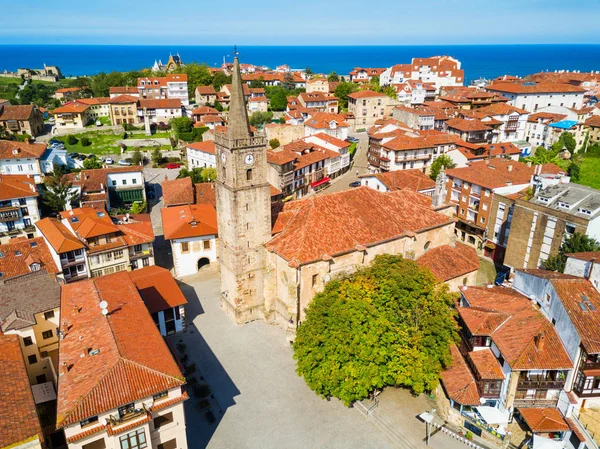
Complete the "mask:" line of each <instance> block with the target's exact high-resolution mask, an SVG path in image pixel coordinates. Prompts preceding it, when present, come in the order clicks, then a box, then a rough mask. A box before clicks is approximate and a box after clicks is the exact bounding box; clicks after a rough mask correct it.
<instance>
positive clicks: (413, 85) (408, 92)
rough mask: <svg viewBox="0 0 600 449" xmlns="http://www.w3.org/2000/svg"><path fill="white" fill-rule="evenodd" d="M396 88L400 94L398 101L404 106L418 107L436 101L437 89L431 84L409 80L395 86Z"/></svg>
mask: <svg viewBox="0 0 600 449" xmlns="http://www.w3.org/2000/svg"><path fill="white" fill-rule="evenodd" d="M394 88H395V89H396V92H398V101H399V102H400V103H402V104H404V105H417V104H423V103H425V102H426V101H433V100H435V94H436V88H435V86H434V85H433V84H431V83H423V82H421V81H415V80H408V81H406V82H404V83H401V84H394Z"/></svg>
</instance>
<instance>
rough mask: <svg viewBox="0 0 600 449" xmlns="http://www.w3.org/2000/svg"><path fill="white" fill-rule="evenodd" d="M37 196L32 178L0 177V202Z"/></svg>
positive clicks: (22, 176) (23, 176)
mask: <svg viewBox="0 0 600 449" xmlns="http://www.w3.org/2000/svg"><path fill="white" fill-rule="evenodd" d="M36 196H38V191H37V189H36V186H35V180H34V178H33V177H29V176H27V175H0V201H5V200H10V199H16V198H31V197H36Z"/></svg>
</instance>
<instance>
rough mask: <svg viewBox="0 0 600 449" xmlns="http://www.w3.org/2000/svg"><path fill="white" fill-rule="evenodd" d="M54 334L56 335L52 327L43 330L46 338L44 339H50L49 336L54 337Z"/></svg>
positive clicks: (43, 335)
mask: <svg viewBox="0 0 600 449" xmlns="http://www.w3.org/2000/svg"><path fill="white" fill-rule="evenodd" d="M53 336H54V334H53V333H52V329H50V330H48V331H44V332H42V337H43V338H44V340H48V339H49V338H52V337H53Z"/></svg>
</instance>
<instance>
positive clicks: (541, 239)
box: [490, 173, 600, 268]
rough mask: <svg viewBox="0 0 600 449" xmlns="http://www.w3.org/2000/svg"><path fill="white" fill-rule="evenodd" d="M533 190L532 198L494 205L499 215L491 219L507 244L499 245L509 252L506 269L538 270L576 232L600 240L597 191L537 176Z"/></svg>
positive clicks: (557, 178)
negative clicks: (505, 237) (501, 229)
mask: <svg viewBox="0 0 600 449" xmlns="http://www.w3.org/2000/svg"><path fill="white" fill-rule="evenodd" d="M534 186H535V193H533V195H522V196H517V197H516V198H509V197H507V196H506V195H503V197H502V198H498V204H497V205H496V204H494V212H495V211H496V210H498V213H497V214H495V217H490V218H494V220H495V222H496V224H497V226H498V227H499V228H503V229H505V230H506V231H505V232H506V235H507V240H505V241H502V242H501V243H500V242H498V244H500V245H501V246H504V247H505V248H506V255H505V257H504V264H505V265H508V266H510V267H513V268H538V267H540V266H541V265H542V264H543V262H544V261H545V260H546V259H548V258H549V257H551V256H554V255H556V254H557V253H558V250H559V248H560V246H561V244H562V242H563V241H564V240H565V239H566V238H568V237H569V236H571V235H573V234H574V233H575V232H578V233H581V234H585V235H589V236H590V237H593V238H595V239H596V240H600V192H598V190H595V189H592V188H590V187H586V186H582V185H579V184H573V183H569V182H568V177H567V178H565V176H564V175H561V174H557V175H544V173H541V174H537V175H536V177H535V178H534ZM509 216H510V221H509V220H508V218H509ZM498 217H502V218H498Z"/></svg>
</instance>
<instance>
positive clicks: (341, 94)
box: [335, 82, 358, 109]
mask: <svg viewBox="0 0 600 449" xmlns="http://www.w3.org/2000/svg"><path fill="white" fill-rule="evenodd" d="M357 90H358V86H357V85H356V83H347V82H342V83H340V84H339V85H338V86H337V87H336V88H335V96H336V97H338V99H339V103H340V108H341V109H345V108H347V107H348V95H350V94H351V93H352V92H356V91H357Z"/></svg>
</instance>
